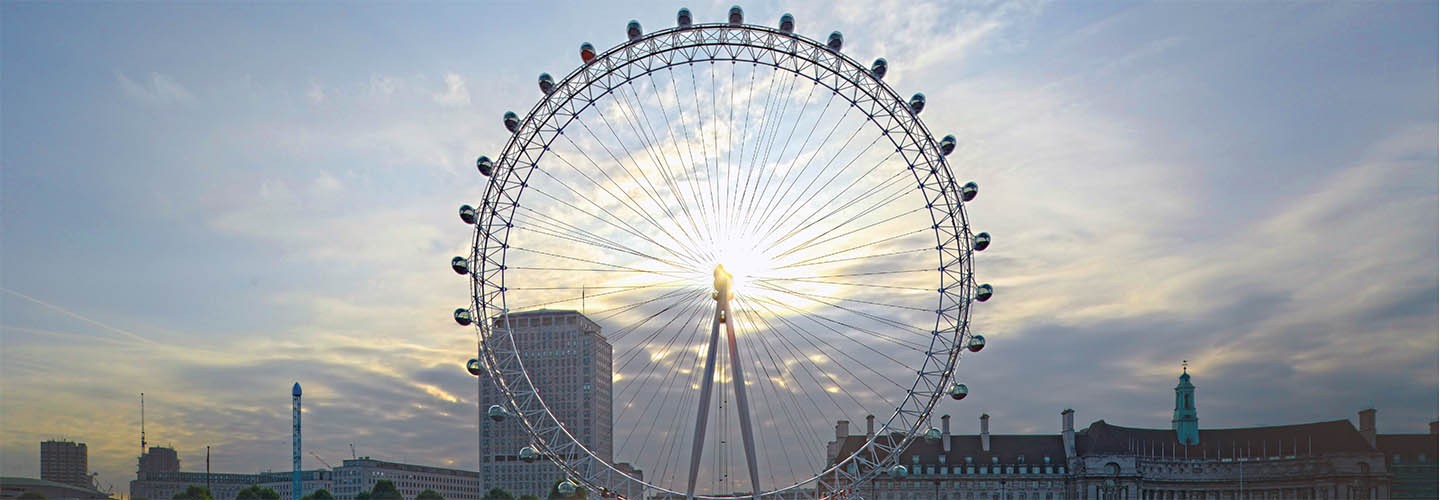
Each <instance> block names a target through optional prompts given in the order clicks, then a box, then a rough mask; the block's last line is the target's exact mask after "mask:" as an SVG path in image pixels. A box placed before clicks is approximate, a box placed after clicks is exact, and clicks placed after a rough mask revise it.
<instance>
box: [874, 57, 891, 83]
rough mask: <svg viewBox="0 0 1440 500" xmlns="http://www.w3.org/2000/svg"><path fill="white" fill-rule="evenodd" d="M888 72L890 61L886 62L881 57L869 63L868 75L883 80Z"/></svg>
mask: <svg viewBox="0 0 1440 500" xmlns="http://www.w3.org/2000/svg"><path fill="white" fill-rule="evenodd" d="M888 71H890V61H886V60H885V58H883V57H882V58H879V59H876V60H875V62H873V63H870V74H872V75H875V78H879V79H882V80H883V79H885V73H886V72H888Z"/></svg>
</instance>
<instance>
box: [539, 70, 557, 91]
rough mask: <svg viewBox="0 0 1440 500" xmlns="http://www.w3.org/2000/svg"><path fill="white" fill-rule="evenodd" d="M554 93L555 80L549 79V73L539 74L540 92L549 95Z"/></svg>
mask: <svg viewBox="0 0 1440 500" xmlns="http://www.w3.org/2000/svg"><path fill="white" fill-rule="evenodd" d="M554 91H555V79H554V78H551V77H550V73H540V92H543V93H545V95H550V93H551V92H554Z"/></svg>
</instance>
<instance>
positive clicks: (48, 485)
mask: <svg viewBox="0 0 1440 500" xmlns="http://www.w3.org/2000/svg"><path fill="white" fill-rule="evenodd" d="M26 493H39V494H41V495H45V498H46V499H48V500H110V495H109V494H106V493H104V492H101V491H96V490H95V489H94V488H82V487H79V486H74V485H69V484H65V483H59V482H55V481H46V480H44V479H34V478H28V477H0V500H11V499H14V498H20V495H24V494H26Z"/></svg>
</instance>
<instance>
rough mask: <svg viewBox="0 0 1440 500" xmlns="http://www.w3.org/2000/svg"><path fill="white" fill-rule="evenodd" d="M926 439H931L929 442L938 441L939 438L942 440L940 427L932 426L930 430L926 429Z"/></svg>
mask: <svg viewBox="0 0 1440 500" xmlns="http://www.w3.org/2000/svg"><path fill="white" fill-rule="evenodd" d="M925 440H926V441H929V442H932V443H933V442H936V441H939V440H940V429H936V428H934V427H931V428H930V430H927V431H925Z"/></svg>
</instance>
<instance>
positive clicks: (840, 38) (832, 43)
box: [825, 31, 845, 52]
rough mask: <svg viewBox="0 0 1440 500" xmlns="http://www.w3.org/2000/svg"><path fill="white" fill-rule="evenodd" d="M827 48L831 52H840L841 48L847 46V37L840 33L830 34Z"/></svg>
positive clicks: (833, 32) (826, 44)
mask: <svg viewBox="0 0 1440 500" xmlns="http://www.w3.org/2000/svg"><path fill="white" fill-rule="evenodd" d="M825 46H826V47H829V48H830V50H833V51H835V52H840V48H841V47H844V46H845V35H842V34H840V32H839V31H832V32H830V40H828V41H826V42H825Z"/></svg>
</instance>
